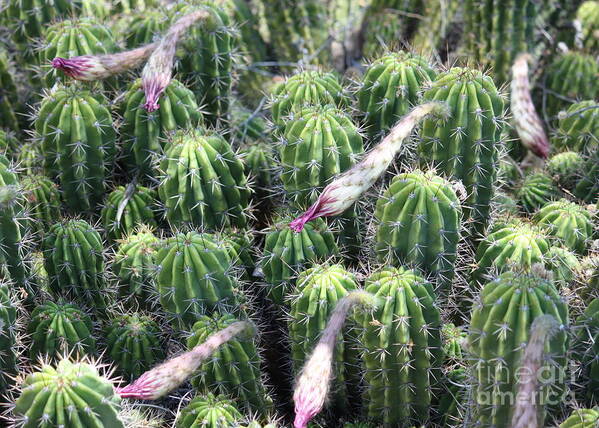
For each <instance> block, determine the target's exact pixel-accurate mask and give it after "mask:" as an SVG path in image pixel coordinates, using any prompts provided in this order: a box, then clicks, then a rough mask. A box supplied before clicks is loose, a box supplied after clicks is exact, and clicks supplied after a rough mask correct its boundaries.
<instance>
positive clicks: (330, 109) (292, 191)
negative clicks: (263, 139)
mask: <svg viewBox="0 0 599 428" xmlns="http://www.w3.org/2000/svg"><path fill="white" fill-rule="evenodd" d="M363 151H364V147H363V144H362V136H361V135H360V133H359V131H358V128H357V127H356V126H355V125H354V124H353V122H352V120H351V118H350V117H349V116H348V115H346V114H345V113H344V112H343V111H341V110H339V109H337V108H336V107H334V106H330V105H329V106H324V107H322V106H314V107H307V108H305V109H302V110H300V111H298V112H297V114H296V115H294V117H293V119H291V120H289V121H288V122H287V123H286V124H285V128H284V132H283V137H282V141H281V144H280V146H279V155H280V159H281V168H282V171H281V180H282V182H283V186H284V188H285V191H286V192H287V194H288V195H289V198H290V199H291V200H292V201H293V202H294V204H296V205H297V206H298V207H302V208H304V207H306V206H308V205H309V204H311V203H313V202H314V201H315V200H316V198H317V197H318V194H319V193H320V192H321V191H322V189H323V188H324V187H325V186H326V185H327V184H328V183H329V182H330V181H331V179H333V178H334V177H335V176H336V175H338V174H340V173H342V172H344V171H346V170H348V169H349V168H351V167H352V166H353V165H355V164H356V162H357V161H358V160H359V157H360V155H361V154H362V153H363Z"/></svg>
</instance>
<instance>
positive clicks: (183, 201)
mask: <svg viewBox="0 0 599 428" xmlns="http://www.w3.org/2000/svg"><path fill="white" fill-rule="evenodd" d="M160 169H161V171H162V176H161V182H160V184H159V186H158V196H159V197H160V200H161V202H162V203H163V204H164V207H165V215H166V218H167V220H168V221H169V223H170V224H171V225H172V226H174V227H180V226H183V225H194V226H202V227H204V228H207V229H218V228H221V227H224V226H238V227H245V226H246V224H247V214H246V211H247V209H248V205H249V196H250V189H249V187H248V184H247V179H246V177H245V173H244V167H243V163H242V162H241V160H240V159H239V158H238V157H237V156H236V154H235V153H234V152H233V150H232V148H231V146H230V145H229V143H228V142H227V141H226V140H225V139H224V138H223V137H221V136H220V135H219V134H217V133H206V132H205V131H202V130H193V131H180V132H178V133H176V134H175V135H173V136H172V139H171V140H170V141H169V145H168V148H167V150H166V157H165V158H164V159H163V160H162V161H161V163H160Z"/></svg>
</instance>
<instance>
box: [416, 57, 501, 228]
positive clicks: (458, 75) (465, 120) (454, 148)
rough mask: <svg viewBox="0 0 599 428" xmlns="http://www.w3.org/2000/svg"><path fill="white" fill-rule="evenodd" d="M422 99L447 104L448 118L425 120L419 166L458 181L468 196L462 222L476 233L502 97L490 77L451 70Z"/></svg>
mask: <svg viewBox="0 0 599 428" xmlns="http://www.w3.org/2000/svg"><path fill="white" fill-rule="evenodd" d="M424 99H425V100H427V101H443V102H446V103H447V104H448V105H449V108H450V111H451V117H450V118H449V119H447V120H446V121H444V122H439V121H437V120H434V119H427V120H425V121H424V124H423V125H422V130H421V132H420V134H421V140H422V141H421V142H420V144H419V152H420V157H421V163H423V164H425V165H427V164H433V165H434V166H435V167H436V168H437V173H438V174H440V175H443V174H445V175H446V176H447V177H451V178H452V179H456V180H461V181H462V183H463V184H464V187H465V188H466V191H467V194H468V198H467V200H466V201H465V203H464V210H463V212H464V220H467V219H472V221H473V225H472V229H471V230H472V231H474V232H476V233H479V234H480V233H482V232H483V231H484V229H485V227H486V225H487V223H488V220H489V215H490V203H491V200H492V199H493V194H494V192H495V186H496V183H495V182H496V178H497V169H498V163H499V162H498V153H499V147H500V139H501V131H502V127H503V126H502V122H503V119H502V115H503V113H504V112H503V109H504V102H503V98H502V96H501V95H500V94H499V92H498V91H497V89H496V88H495V85H494V83H493V80H492V79H491V78H490V77H489V76H486V75H484V74H483V73H481V72H480V71H477V70H473V69H467V68H452V69H450V70H449V71H447V72H445V73H442V74H440V75H439V76H437V79H436V80H435V81H434V82H433V84H432V87H431V88H430V89H429V90H427V91H426V92H425V94H424Z"/></svg>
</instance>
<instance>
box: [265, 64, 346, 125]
mask: <svg viewBox="0 0 599 428" xmlns="http://www.w3.org/2000/svg"><path fill="white" fill-rule="evenodd" d="M326 104H331V105H334V106H336V107H339V108H343V107H345V106H347V105H348V104H349V100H348V98H347V95H346V94H345V93H344V90H343V87H342V86H341V84H340V83H339V80H338V79H337V77H336V76H335V75H334V74H333V73H325V72H321V71H310V70H306V71H302V72H300V73H297V74H294V75H293V76H291V77H289V78H287V79H286V80H285V82H284V83H280V84H279V85H277V86H276V87H275V88H274V90H273V94H272V104H271V107H270V111H271V114H272V119H273V121H274V123H275V125H277V126H279V127H282V126H284V125H285V121H286V120H287V119H288V118H289V116H291V115H292V114H294V113H297V112H299V111H301V110H302V109H303V108H305V107H308V106H318V105H326Z"/></svg>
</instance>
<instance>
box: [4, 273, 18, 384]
mask: <svg viewBox="0 0 599 428" xmlns="http://www.w3.org/2000/svg"><path fill="white" fill-rule="evenodd" d="M11 288H12V287H10V285H9V284H7V283H6V282H0V325H1V326H2V330H1V331H0V394H2V395H4V394H5V393H6V389H7V387H8V386H9V385H10V384H11V383H12V380H11V376H14V375H16V373H17V352H16V343H17V306H16V303H15V297H14V295H13V294H12V291H11Z"/></svg>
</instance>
